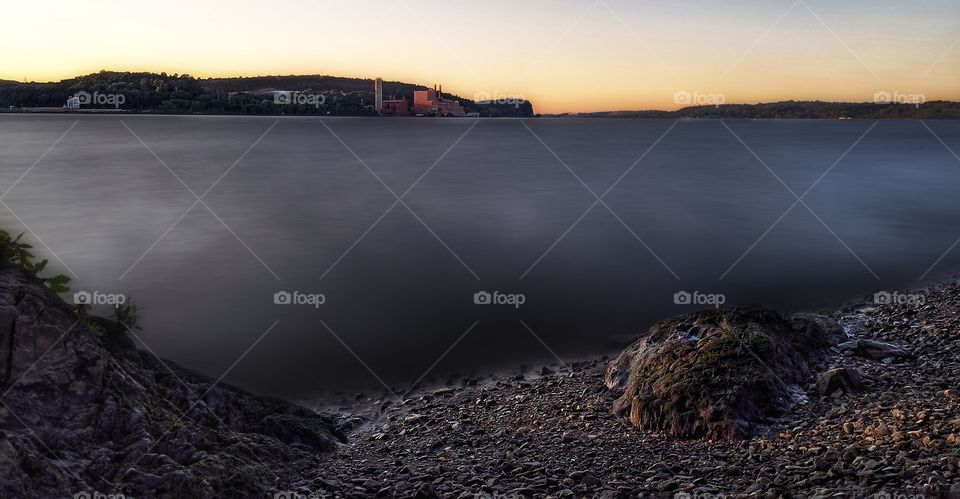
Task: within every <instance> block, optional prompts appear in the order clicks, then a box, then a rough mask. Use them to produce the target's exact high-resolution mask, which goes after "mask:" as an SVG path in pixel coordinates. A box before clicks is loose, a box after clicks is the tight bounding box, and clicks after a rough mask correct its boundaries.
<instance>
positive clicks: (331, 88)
mask: <svg viewBox="0 0 960 499" xmlns="http://www.w3.org/2000/svg"><path fill="white" fill-rule="evenodd" d="M426 88H427V87H425V86H423V85H416V84H412V83H404V82H396V81H388V82H384V97H385V98H390V97H396V98H404V99H406V100H407V102H408V103H410V104H412V103H413V92H414V91H415V90H426ZM272 90H286V91H299V92H304V93H317V94H323V95H324V97H325V99H324V101H323V103H322V104H320V105H314V104H305V105H298V104H285V105H283V106H280V105H278V104H275V103H274V101H273V98H272V96H271V95H270V94H269V93H268V92H269V91H272ZM78 92H88V93H90V94H93V93H94V92H99V93H100V94H122V95H123V96H124V99H123V100H124V102H123V106H122V107H123V109H125V110H128V111H139V112H168V113H199V114H280V113H281V112H282V113H284V114H308V115H309V114H313V115H341V116H343V115H346V116H364V115H373V114H375V111H374V109H373V106H372V104H373V99H374V95H373V80H369V79H362V78H344V77H339V76H328V75H289V76H256V77H250V78H244V77H236V78H205V79H204V78H194V77H193V76H190V75H187V74H183V75H180V74H173V75H168V74H167V73H159V74H157V73H131V72H114V71H101V72H99V73H93V74H89V75H85V76H78V77H76V78H70V79H67V80H62V81H59V82H51V83H17V82H2V81H0V108H3V109H7V108H9V107H10V106H13V107H15V108H30V107H62V106H63V105H64V104H65V103H66V101H67V99H68V98H70V97H72V96H73V95H74V94H77V93H78ZM443 95H444V97H446V98H449V99H453V100H459V101H460V102H461V104H462V105H463V106H464V108H465V109H466V110H467V112H477V113H480V115H481V116H521V117H522V116H533V106H532V104H530V102H527V101H523V102H522V103H519V104H518V105H513V104H511V105H509V106H504V105H500V104H497V103H476V102H473V101H471V100H469V99H465V98H463V97H459V96H456V95H453V94H448V93H444V94H443ZM89 107H93V108H96V107H113V106H111V105H101V106H97V105H96V104H95V103H94V104H91V105H90V106H89Z"/></svg>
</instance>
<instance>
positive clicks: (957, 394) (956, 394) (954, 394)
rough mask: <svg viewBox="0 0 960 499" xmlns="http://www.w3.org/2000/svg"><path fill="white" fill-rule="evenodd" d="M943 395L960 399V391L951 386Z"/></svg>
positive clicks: (952, 398)
mask: <svg viewBox="0 0 960 499" xmlns="http://www.w3.org/2000/svg"><path fill="white" fill-rule="evenodd" d="M943 396H944V397H947V398H948V399H950V400H957V399H960V392H958V391H957V390H954V389H953V388H951V389H949V390H944V391H943Z"/></svg>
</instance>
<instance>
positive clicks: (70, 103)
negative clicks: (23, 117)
mask: <svg viewBox="0 0 960 499" xmlns="http://www.w3.org/2000/svg"><path fill="white" fill-rule="evenodd" d="M11 107H12V106H11ZM63 107H65V108H67V111H76V110H77V109H80V98H79V97H70V98H69V99H67V104H66V105H64V106H63Z"/></svg>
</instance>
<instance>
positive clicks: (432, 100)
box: [413, 86, 467, 116]
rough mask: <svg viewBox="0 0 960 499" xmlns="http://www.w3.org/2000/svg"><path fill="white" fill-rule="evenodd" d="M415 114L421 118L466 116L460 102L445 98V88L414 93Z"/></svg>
mask: <svg viewBox="0 0 960 499" xmlns="http://www.w3.org/2000/svg"><path fill="white" fill-rule="evenodd" d="M413 112H414V114H416V115H418V116H420V115H423V116H466V115H467V113H466V112H464V110H463V106H461V105H460V101H451V100H447V99H444V98H443V87H442V86H441V87H440V88H439V89H438V88H437V87H436V86H434V88H433V89H432V90H430V89H427V90H415V91H414V92H413Z"/></svg>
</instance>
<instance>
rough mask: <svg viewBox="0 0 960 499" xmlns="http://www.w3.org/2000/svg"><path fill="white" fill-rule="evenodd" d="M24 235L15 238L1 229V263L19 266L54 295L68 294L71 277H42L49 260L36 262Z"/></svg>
mask: <svg viewBox="0 0 960 499" xmlns="http://www.w3.org/2000/svg"><path fill="white" fill-rule="evenodd" d="M22 238H23V234H20V235H18V236H17V237H13V236H11V235H10V233H9V232H7V231H5V230H3V229H0V262H4V263H10V264H14V265H19V266H20V267H21V268H23V270H26V271H27V272H29V273H30V274H32V275H33V276H34V277H37V278H39V279H40V280H41V281H43V283H44V284H46V285H47V286H48V287H49V288H50V289H52V290H53V292H54V293H66V292H67V291H70V288H69V287H67V285H68V284H69V283H70V277H68V276H65V275H63V274H57V275H55V276H52V277H41V276H40V273H41V272H43V271H44V269H46V267H47V260H46V259H44V260H40V261H39V262H38V261H35V260H34V258H35V257H34V255H33V253H31V252H30V250H31V249H32V248H33V246H31V245H29V244H27V243H24V242H21V239H22Z"/></svg>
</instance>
